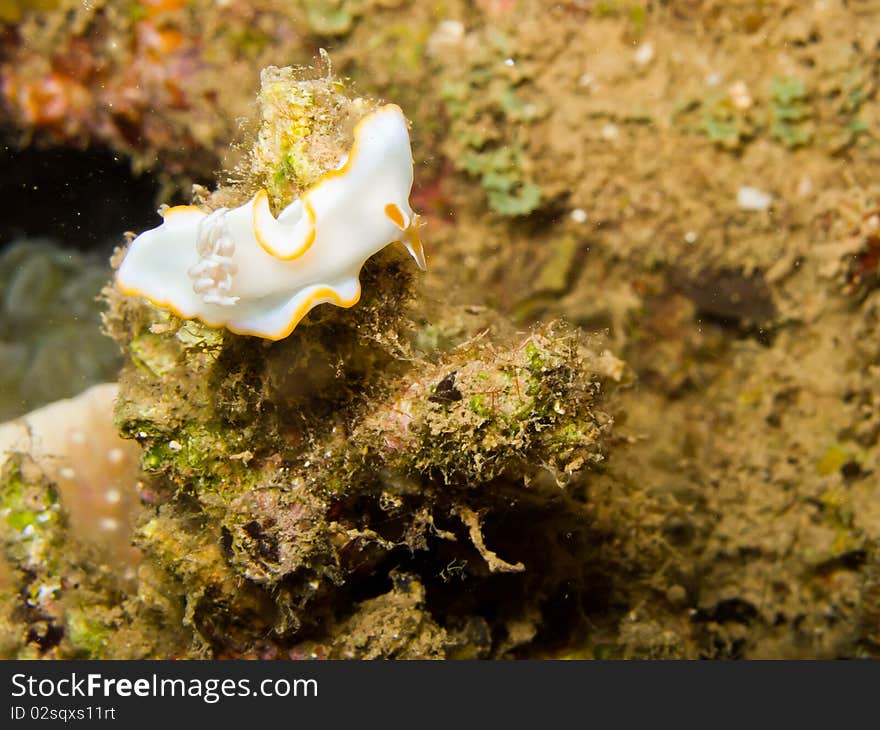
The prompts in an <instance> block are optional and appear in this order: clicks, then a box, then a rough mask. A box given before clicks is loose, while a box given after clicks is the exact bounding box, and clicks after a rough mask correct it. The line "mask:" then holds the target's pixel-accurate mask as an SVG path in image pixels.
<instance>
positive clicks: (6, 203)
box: [0, 142, 159, 255]
mask: <svg viewBox="0 0 880 730" xmlns="http://www.w3.org/2000/svg"><path fill="white" fill-rule="evenodd" d="M158 194H159V183H158V181H157V180H156V178H155V177H153V176H151V175H149V174H143V175H135V174H134V173H133V172H132V170H131V165H130V162H129V161H128V160H127V159H126V158H124V157H122V156H121V155H119V154H118V153H113V152H112V151H111V150H109V149H107V148H105V147H90V148H88V149H77V148H74V147H27V148H25V149H18V148H17V147H16V146H15V145H14V144H11V143H9V142H5V143H4V144H3V146H2V147H0V200H2V201H3V215H2V216H0V248H3V247H5V246H7V245H8V244H9V243H10V242H11V241H14V240H15V239H17V238H22V237H27V238H39V237H46V238H51V239H54V240H57V241H59V242H61V243H63V245H64V246H65V247H67V248H74V249H78V250H81V251H95V252H98V253H100V254H102V255H109V254H110V253H111V252H112V250H113V247H114V246H116V245H118V243H119V241H120V234H121V232H122V231H136V232H137V231H142V230H144V229H145V228H149V227H151V226H153V225H155V224H156V223H157V221H158V218H157V216H156V210H155V209H156V207H157V197H158Z"/></svg>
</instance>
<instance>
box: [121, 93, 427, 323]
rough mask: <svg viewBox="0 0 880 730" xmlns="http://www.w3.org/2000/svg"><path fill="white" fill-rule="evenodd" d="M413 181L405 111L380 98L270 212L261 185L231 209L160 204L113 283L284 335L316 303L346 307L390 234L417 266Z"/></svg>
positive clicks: (420, 257)
mask: <svg viewBox="0 0 880 730" xmlns="http://www.w3.org/2000/svg"><path fill="white" fill-rule="evenodd" d="M412 182H413V160H412V152H411V150H410V142H409V132H408V130H407V125H406V119H405V118H404V116H403V112H402V111H401V110H400V108H399V107H397V106H395V105H393V104H389V105H387V106H384V107H382V108H380V109H378V110H376V111H374V112H372V113H370V114H368V115H367V116H365V117H364V118H363V119H361V121H360V122H359V123H358V125H357V127H356V129H355V132H354V143H353V145H352V147H351V150H350V152H349V153H348V154H347V155H346V156H345V157H344V158H343V160H342V161H341V163H340V164H338V165H337V167H336V168H335V169H332V170H330V171H328V172H327V173H326V174H325V175H324V176H323V177H322V178H321V179H320V180H318V182H317V183H315V184H314V185H312V186H311V187H309V188H308V189H307V190H306V191H305V192H304V193H303V194H302V196H300V197H298V198H296V199H295V200H294V201H293V202H292V203H290V204H289V205H288V206H287V207H286V208H284V210H282V211H281V213H280V214H279V215H278V217H277V218H276V217H275V216H274V215H273V214H272V212H271V209H270V205H269V196H268V194H267V192H266V191H265V190H261V191H260V192H258V193H257V194H256V195H255V196H254V197H253V198H251V200H249V201H248V202H247V203H245V204H244V205H240V206H238V207H237V208H234V209H228V208H219V209H217V210H214V211H213V212H211V213H208V212H206V211H204V210H202V209H200V208H199V207H197V206H192V205H189V206H177V207H175V208H169V209H167V210H165V211H164V212H163V216H164V222H163V223H162V225H160V226H159V227H158V228H154V229H152V230H150V231H147V232H145V233H142V234H141V235H140V236H138V237H137V238H136V239H135V240H134V241H133V242H132V244H131V247H130V248H129V250H128V253H127V254H126V256H125V258H124V260H123V261H122V264H121V265H120V267H119V270H118V272H117V275H116V283H117V286H118V288H119V289H120V290H121V291H122V292H123V293H125V294H128V295H132V296H144V297H146V298H147V299H149V300H150V301H151V302H152V303H153V304H156V305H157V306H160V307H164V308H168V309H171V310H172V311H173V312H174V313H175V314H176V315H178V316H180V317H182V318H184V319H192V318H198V319H200V320H202V321H203V322H205V323H206V324H208V325H210V326H212V327H220V326H223V327H226V328H227V329H229V330H231V331H232V332H235V333H236V334H245V335H253V336H257V337H263V338H266V339H271V340H280V339H283V338H285V337H287V336H288V335H289V334H290V333H291V332H292V331H293V329H294V328H295V327H296V325H297V324H298V323H299V321H300V320H301V319H302V318H303V317H304V316H305V315H306V314H307V313H308V312H309V311H310V310H311V309H312V308H313V307H315V306H317V305H318V304H323V303H327V302H329V303H332V304H336V305H337V306H341V307H351V306H354V305H355V304H356V303H357V302H358V300H359V298H360V282H359V280H358V276H359V273H360V269H361V267H362V266H363V264H364V262H365V261H366V260H367V259H368V258H369V257H371V256H372V255H373V254H375V253H377V252H378V251H380V250H381V249H383V248H385V247H386V246H388V245H389V244H391V243H394V242H398V241H399V242H401V243H403V244H404V246H405V247H406V248H407V250H408V251H409V252H410V254H411V255H412V257H413V259H414V260H415V261H416V263H417V264H418V266H419V268H421V269H423V270H424V269H425V268H426V265H425V258H424V252H423V250H422V245H421V241H420V240H419V235H418V229H419V226H420V216H419V215H418V214H416V213H415V212H413V210H412V208H411V207H410V205H409V194H410V191H411V188H412Z"/></svg>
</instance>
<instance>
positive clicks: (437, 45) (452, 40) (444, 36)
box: [425, 20, 464, 58]
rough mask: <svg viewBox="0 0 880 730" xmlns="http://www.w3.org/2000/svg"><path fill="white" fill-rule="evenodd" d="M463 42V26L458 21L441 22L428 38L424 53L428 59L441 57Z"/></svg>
mask: <svg viewBox="0 0 880 730" xmlns="http://www.w3.org/2000/svg"><path fill="white" fill-rule="evenodd" d="M463 41H464V24H463V23H462V22H461V21H458V20H441V21H440V22H439V23H438V24H437V27H436V28H435V29H434V32H433V33H431V35H430V36H429V37H428V42H427V44H426V46H425V53H426V54H427V55H428V57H430V58H433V57H435V56H442V55H443V54H444V53H446V52H448V51H449V50H451V49H454V48H457V47H458V46H460V45H461V44H462V42H463Z"/></svg>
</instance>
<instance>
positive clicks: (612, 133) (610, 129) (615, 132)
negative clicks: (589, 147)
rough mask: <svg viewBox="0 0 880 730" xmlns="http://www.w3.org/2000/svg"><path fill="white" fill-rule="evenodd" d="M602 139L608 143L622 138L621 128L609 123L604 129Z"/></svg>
mask: <svg viewBox="0 0 880 730" xmlns="http://www.w3.org/2000/svg"><path fill="white" fill-rule="evenodd" d="M601 134H602V138H603V139H607V140H608V141H611V140H615V139H617V138H618V137H619V136H620V128H619V127H618V126H617V125H616V124H612V123H610V122H609V123H608V124H606V125H605V126H604V127H602V132H601Z"/></svg>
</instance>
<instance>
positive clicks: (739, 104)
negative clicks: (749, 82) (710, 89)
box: [727, 79, 754, 111]
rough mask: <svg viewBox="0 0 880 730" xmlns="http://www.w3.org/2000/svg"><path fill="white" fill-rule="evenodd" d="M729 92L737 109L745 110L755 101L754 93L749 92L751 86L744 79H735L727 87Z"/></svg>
mask: <svg viewBox="0 0 880 730" xmlns="http://www.w3.org/2000/svg"><path fill="white" fill-rule="evenodd" d="M727 93H728V95H729V96H730V101H731V103H732V104H733V105H734V106H735V107H736V108H737V109H741V110H743V111H745V110H746V109H750V108H751V106H752V104H753V103H754V100H753V99H752V95H751V94H750V93H749V87H748V86H746V82H745V81H743V80H742V79H740V80H739V81H734V82H733V83H732V84H731V85H730V87H729V88H728V89H727Z"/></svg>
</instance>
